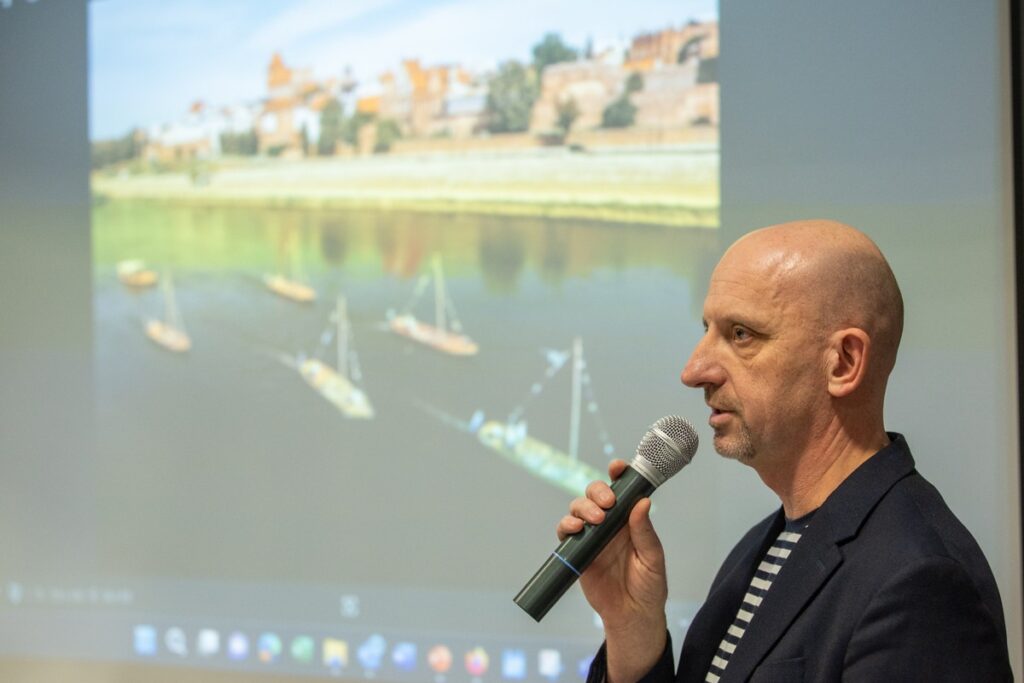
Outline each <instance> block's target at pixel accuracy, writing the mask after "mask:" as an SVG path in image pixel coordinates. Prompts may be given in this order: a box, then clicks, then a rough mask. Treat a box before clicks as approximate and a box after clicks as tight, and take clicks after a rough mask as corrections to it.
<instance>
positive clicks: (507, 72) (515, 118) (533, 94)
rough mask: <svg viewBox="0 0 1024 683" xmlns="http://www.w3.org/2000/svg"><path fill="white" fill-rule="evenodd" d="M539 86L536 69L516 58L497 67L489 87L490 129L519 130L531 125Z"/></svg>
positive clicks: (498, 130)
mask: <svg viewBox="0 0 1024 683" xmlns="http://www.w3.org/2000/svg"><path fill="white" fill-rule="evenodd" d="M539 93H540V89H539V87H538V86H537V77H536V72H534V71H533V70H531V69H528V68H527V67H525V66H523V65H522V64H520V63H519V62H516V61H508V62H505V63H504V64H502V65H501V66H500V67H499V68H498V73H497V74H496V75H495V76H494V78H492V79H491V81H490V83H489V84H488V89H487V113H488V124H487V130H489V131H490V132H492V133H516V132H522V131H525V130H528V129H529V127H530V112H531V111H532V110H533V103H534V102H536V100H537V96H538V95H539Z"/></svg>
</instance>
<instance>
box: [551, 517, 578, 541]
mask: <svg viewBox="0 0 1024 683" xmlns="http://www.w3.org/2000/svg"><path fill="white" fill-rule="evenodd" d="M581 531H583V520H582V519H580V518H579V517H574V516H573V515H566V516H565V517H562V519H560V520H558V526H557V527H556V528H555V533H556V534H557V535H558V540H559V541H564V540H565V539H566V537H568V536H572V535H573V534H578V533H579V532H581Z"/></svg>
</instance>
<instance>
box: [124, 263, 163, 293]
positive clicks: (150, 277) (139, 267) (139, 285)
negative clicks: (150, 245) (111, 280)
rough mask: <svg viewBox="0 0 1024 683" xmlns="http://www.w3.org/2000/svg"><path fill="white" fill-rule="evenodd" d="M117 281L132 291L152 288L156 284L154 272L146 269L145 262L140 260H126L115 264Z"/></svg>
mask: <svg viewBox="0 0 1024 683" xmlns="http://www.w3.org/2000/svg"><path fill="white" fill-rule="evenodd" d="M116 268H117V279H118V280H120V281H121V284H123V285H124V286H125V287H131V288H132V289H145V288H147V287H152V286H153V285H155V284H156V282H157V279H158V278H157V274H156V271H154V270H150V269H149V268H147V267H146V263H145V261H142V260H140V259H126V260H124V261H118V262H117V266H116Z"/></svg>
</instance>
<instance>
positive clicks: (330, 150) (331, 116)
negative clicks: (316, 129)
mask: <svg viewBox="0 0 1024 683" xmlns="http://www.w3.org/2000/svg"><path fill="white" fill-rule="evenodd" d="M342 118H343V112H342V109H341V102H339V101H338V100H337V99H335V98H331V99H330V100H328V101H327V104H326V105H324V110H323V111H322V112H320V139H319V140H317V143H316V151H317V153H318V154H320V155H323V156H328V155H331V154H334V147H335V145H337V143H338V140H340V139H341V137H342Z"/></svg>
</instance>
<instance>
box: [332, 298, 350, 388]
mask: <svg viewBox="0 0 1024 683" xmlns="http://www.w3.org/2000/svg"><path fill="white" fill-rule="evenodd" d="M334 315H335V316H336V317H337V318H338V320H337V323H338V331H337V335H338V374H339V375H341V376H342V377H344V378H345V379H348V361H347V357H348V313H347V312H346V310H345V297H343V296H342V295H341V294H339V295H338V308H337V309H336V311H335V313H334Z"/></svg>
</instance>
